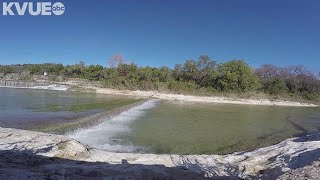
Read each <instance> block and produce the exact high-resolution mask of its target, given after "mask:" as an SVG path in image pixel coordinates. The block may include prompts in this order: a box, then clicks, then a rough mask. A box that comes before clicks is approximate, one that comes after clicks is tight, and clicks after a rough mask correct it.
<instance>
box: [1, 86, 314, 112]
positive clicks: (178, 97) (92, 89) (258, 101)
mask: <svg viewBox="0 0 320 180" xmlns="http://www.w3.org/2000/svg"><path fill="white" fill-rule="evenodd" d="M23 83H26V82H23ZM23 83H22V84H23ZM40 83H43V82H40ZM50 83H51V84H50V85H40V86H39V85H32V86H26V85H25V86H20V84H19V83H13V84H12V85H10V86H2V85H1V84H0V87H7V88H28V89H45V90H61V91H66V90H71V91H81V92H87V93H98V94H108V95H123V96H134V97H139V98H155V99H162V100H169V101H182V102H204V103H219V104H240V105H241V104H244V105H268V106H292V107H318V106H319V105H318V104H313V103H303V102H295V101H287V100H270V99H263V98H247V99H246V98H229V97H218V96H193V95H183V94H173V93H163V92H158V91H140V90H136V91H130V90H117V89H110V88H100V87H97V86H91V85H78V82H74V81H65V82H50ZM83 84H84V83H83Z"/></svg>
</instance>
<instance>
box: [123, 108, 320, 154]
mask: <svg viewBox="0 0 320 180" xmlns="http://www.w3.org/2000/svg"><path fill="white" fill-rule="evenodd" d="M319 128H320V109H319V108H306V107H278V106H250V105H226V104H205V103H203V104H201V103H196V104H192V103H191V104H190V103H180V104H179V103H172V102H163V103H161V104H160V105H159V106H158V107H157V108H153V109H150V110H148V111H147V112H146V114H145V116H143V117H142V118H140V120H139V121H134V123H133V124H132V131H130V132H129V133H126V134H122V135H121V138H123V139H124V140H125V142H127V143H133V144H135V145H138V146H144V147H146V148H147V151H148V152H152V153H179V154H213V153H229V152H233V151H242V150H249V149H252V148H256V147H261V146H267V145H271V144H274V143H276V142H279V141H282V140H284V139H287V138H288V137H293V136H294V135H298V134H300V133H310V132H314V131H318V130H319Z"/></svg>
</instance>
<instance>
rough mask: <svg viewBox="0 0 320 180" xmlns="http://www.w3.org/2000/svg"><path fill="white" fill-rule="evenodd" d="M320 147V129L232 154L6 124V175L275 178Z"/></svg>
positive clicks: (308, 161) (1, 131) (2, 137)
mask: <svg viewBox="0 0 320 180" xmlns="http://www.w3.org/2000/svg"><path fill="white" fill-rule="evenodd" d="M319 149H320V134H314V135H308V136H303V137H298V138H291V139H287V140H285V141H283V142H281V143H279V144H276V145H273V146H269V147H265V148H260V149H257V150H254V151H250V152H236V153H232V154H227V155H169V154H161V155H158V154H134V153H112V152H106V151H101V150H96V149H93V148H91V147H88V146H86V145H83V144H81V143H79V142H77V141H75V140H73V139H70V138H68V137H65V136H61V135H53V134H46V133H40V132H33V131H26V130H17V129H7V128H0V171H1V175H0V177H1V178H2V179H3V178H4V179H8V178H10V179H19V177H29V179H35V178H44V177H50V178H56V179H64V178H68V177H69V178H70V177H73V178H75V177H82V178H89V177H91V178H99V177H100V178H102V177H108V176H109V177H110V176H114V177H118V178H142V177H149V178H168V177H171V178H173V179H178V178H179V177H182V176H184V177H185V178H187V179H191V178H193V179H195V178H196V179H200V178H203V177H212V178H222V177H224V178H226V177H233V178H250V177H251V178H262V179H275V178H277V177H279V176H281V175H282V174H284V173H288V172H290V171H291V170H294V169H298V168H302V167H304V166H308V165H312V164H313V163H314V162H316V161H319V158H320V155H319V154H320V153H319ZM316 168H317V167H316ZM311 178H314V179H316V178H317V177H310V179H311Z"/></svg>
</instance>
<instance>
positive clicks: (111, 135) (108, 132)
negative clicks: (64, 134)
mask: <svg viewBox="0 0 320 180" xmlns="http://www.w3.org/2000/svg"><path fill="white" fill-rule="evenodd" d="M158 102H159V100H149V101H147V102H145V103H143V104H141V105H139V106H137V107H134V108H131V109H129V110H127V111H125V112H122V113H120V114H119V115H118V116H115V117H112V118H111V119H109V120H107V121H105V122H103V123H101V124H99V125H97V126H94V127H91V128H89V129H84V130H80V131H77V132H74V133H72V134H69V135H68V136H69V137H71V138H74V139H76V140H78V141H80V142H82V143H85V144H88V145H90V146H92V147H94V148H97V149H102V150H107V151H112V152H136V151H140V150H141V149H142V148H141V147H137V146H134V145H122V144H121V142H122V140H121V139H117V138H116V136H117V135H120V134H125V133H128V132H130V130H131V129H130V124H131V123H132V122H133V121H135V120H137V119H139V117H141V116H143V115H144V114H145V110H148V109H151V108H154V107H155V106H157V104H158Z"/></svg>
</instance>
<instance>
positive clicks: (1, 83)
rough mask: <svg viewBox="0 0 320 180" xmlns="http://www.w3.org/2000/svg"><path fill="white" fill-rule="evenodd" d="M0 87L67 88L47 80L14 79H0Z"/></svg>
mask: <svg viewBox="0 0 320 180" xmlns="http://www.w3.org/2000/svg"><path fill="white" fill-rule="evenodd" d="M0 87H8V88H32V89H47V90H67V89H68V88H69V87H67V86H65V85H58V84H51V83H48V82H24V81H15V80H0Z"/></svg>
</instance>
